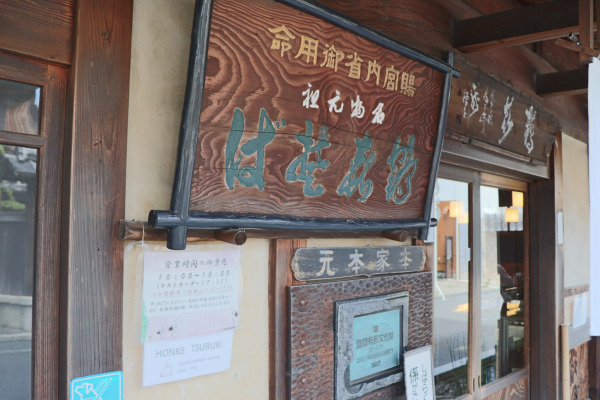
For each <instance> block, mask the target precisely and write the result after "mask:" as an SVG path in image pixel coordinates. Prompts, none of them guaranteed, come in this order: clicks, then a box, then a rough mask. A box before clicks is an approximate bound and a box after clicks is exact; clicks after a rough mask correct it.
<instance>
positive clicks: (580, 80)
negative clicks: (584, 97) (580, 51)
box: [535, 67, 588, 97]
mask: <svg viewBox="0 0 600 400" xmlns="http://www.w3.org/2000/svg"><path fill="white" fill-rule="evenodd" d="M587 88H588V69H587V67H585V68H580V69H574V70H571V71H560V72H553V73H550V74H540V75H536V76H535V92H536V93H537V94H538V95H539V96H542V97H549V96H565V95H572V94H582V93H587Z"/></svg>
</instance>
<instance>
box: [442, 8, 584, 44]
mask: <svg viewBox="0 0 600 400" xmlns="http://www.w3.org/2000/svg"><path fill="white" fill-rule="evenodd" d="M569 32H579V3H578V1H565V0H555V1H549V2H546V3H540V4H535V5H531V6H526V7H522V8H517V9H514V10H509V11H503V12H500V13H496V14H490V15H483V16H481V17H476V18H470V19H466V20H462V21H457V22H456V23H455V24H454V30H453V33H454V35H453V37H454V47H455V48H456V49H457V50H460V51H462V52H465V53H469V52H475V51H481V50H488V49H494V48H500V47H508V46H516V45H520V44H525V43H531V42H538V41H542V40H547V39H553V38H558V37H562V36H566V35H567V34H568V33H569Z"/></svg>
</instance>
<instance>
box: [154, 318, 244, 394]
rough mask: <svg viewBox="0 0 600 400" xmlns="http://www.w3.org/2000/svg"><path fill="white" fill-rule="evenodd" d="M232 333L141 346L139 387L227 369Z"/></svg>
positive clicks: (230, 331)
mask: <svg viewBox="0 0 600 400" xmlns="http://www.w3.org/2000/svg"><path fill="white" fill-rule="evenodd" d="M232 344H233V331H232V330H229V331H225V332H221V333H215V334H212V335H204V336H198V337H194V338H187V339H180V340H163V341H160V342H146V343H145V344H144V373H143V383H142V384H143V386H151V385H158V384H160V383H167V382H173V381H178V380H182V379H187V378H193V377H196V376H200V375H207V374H214V373H215V372H221V371H225V370H227V369H229V365H230V362H231V348H232Z"/></svg>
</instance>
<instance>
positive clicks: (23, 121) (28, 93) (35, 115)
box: [0, 79, 41, 135]
mask: <svg viewBox="0 0 600 400" xmlns="http://www.w3.org/2000/svg"><path fill="white" fill-rule="evenodd" d="M40 95H41V89H40V88H39V87H38V86H34V85H28V84H25V83H20V82H13V81H8V80H4V79H0V130H2V131H8V132H16V133H27V134H30V135H39V134H40V122H39V121H40V117H39V114H40V113H39V111H40Z"/></svg>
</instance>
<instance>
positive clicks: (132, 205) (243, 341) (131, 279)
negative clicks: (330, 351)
mask: <svg viewBox="0 0 600 400" xmlns="http://www.w3.org/2000/svg"><path fill="white" fill-rule="evenodd" d="M193 9H194V0H135V1H134V16H133V36H132V60H131V61H132V62H131V86H130V98H129V127H128V143H127V191H126V209H125V217H126V219H129V220H138V221H139V220H141V221H146V220H147V218H148V212H149V211H150V210H152V209H168V208H169V203H170V196H171V188H172V185H173V176H174V171H175V163H176V153H177V145H178V137H179V124H180V119H181V109H182V106H183V97H184V92H185V83H186V74H187V60H188V55H189V45H190V35H191V29H192V18H193ZM146 244H147V245H149V247H148V248H150V249H153V248H155V249H156V248H163V246H164V243H146ZM124 245H125V246H127V247H126V252H125V262H124V294H123V375H124V398H125V399H128V400H137V399H144V400H165V399H169V400H192V399H211V400H220V399H222V400H230V399H267V398H268V255H269V243H268V241H266V240H249V241H248V242H247V243H246V244H245V245H244V246H243V248H242V252H241V260H242V262H241V264H242V265H241V276H242V288H241V293H240V320H239V329H238V330H236V331H235V333H234V339H233V352H232V359H231V368H230V369H229V370H227V371H224V372H221V373H217V374H212V375H206V376H203V377H198V378H191V379H187V380H184V381H179V382H173V383H168V384H163V385H157V386H150V387H147V388H143V387H142V361H143V358H142V354H143V345H142V343H141V342H140V329H141V295H142V284H143V282H142V278H143V266H142V264H141V262H140V260H141V248H142V246H141V244H140V243H125V244H124ZM224 246H227V245H225V244H222V243H221V242H207V243H204V244H198V245H188V248H187V250H186V251H202V250H215V249H220V248H223V247H224Z"/></svg>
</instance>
